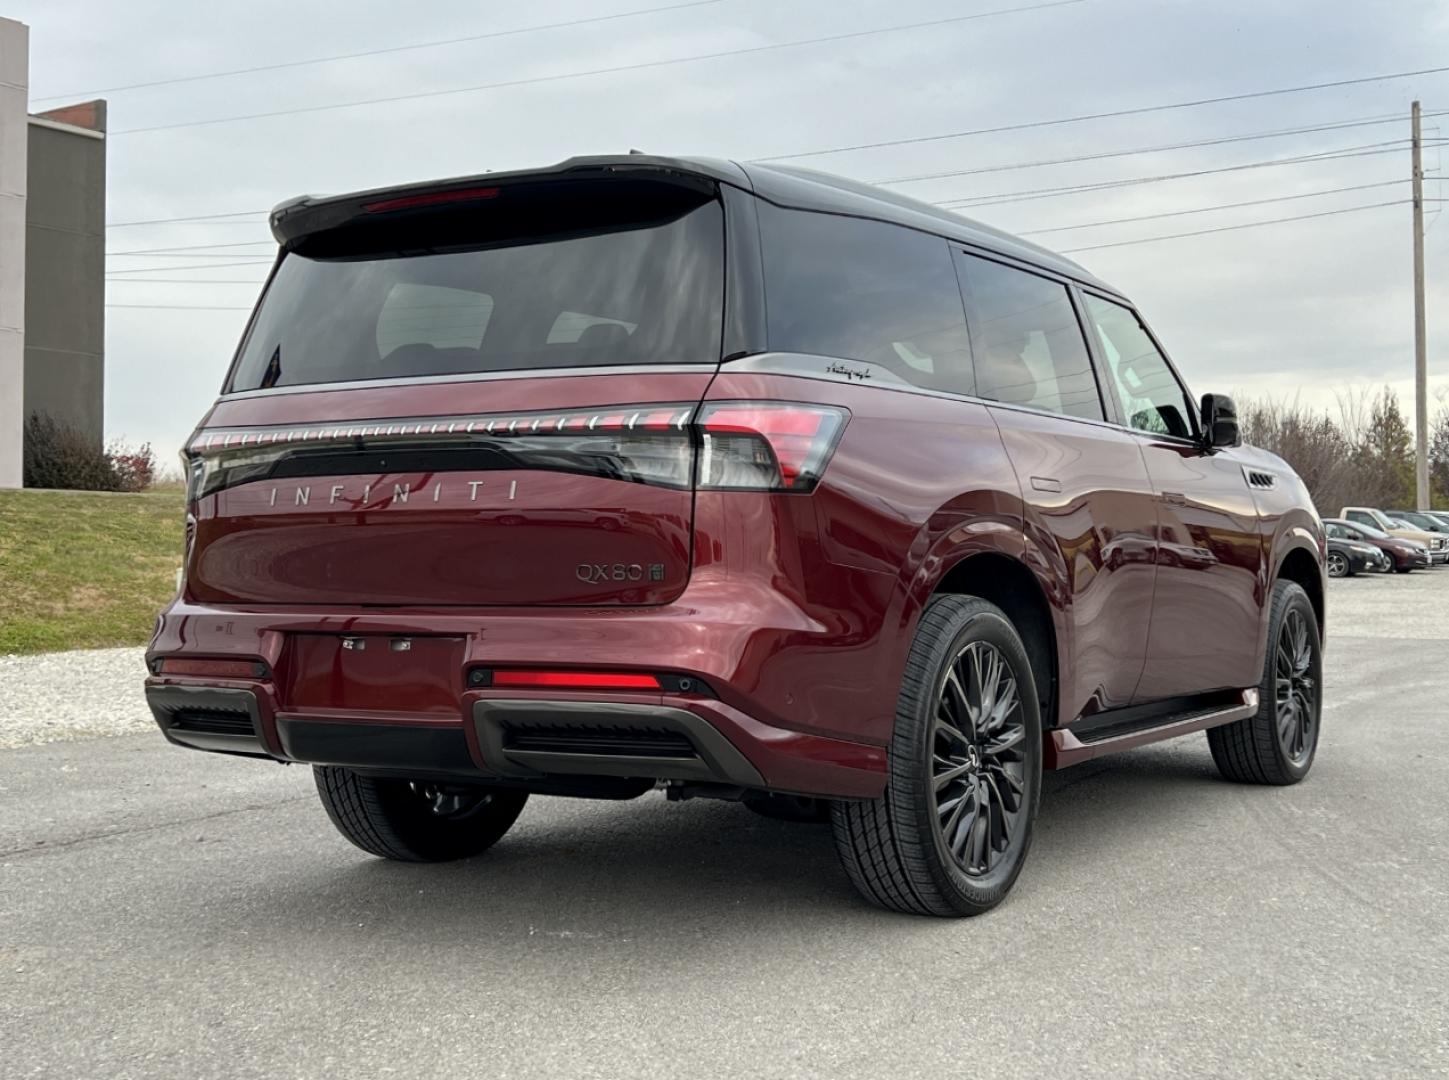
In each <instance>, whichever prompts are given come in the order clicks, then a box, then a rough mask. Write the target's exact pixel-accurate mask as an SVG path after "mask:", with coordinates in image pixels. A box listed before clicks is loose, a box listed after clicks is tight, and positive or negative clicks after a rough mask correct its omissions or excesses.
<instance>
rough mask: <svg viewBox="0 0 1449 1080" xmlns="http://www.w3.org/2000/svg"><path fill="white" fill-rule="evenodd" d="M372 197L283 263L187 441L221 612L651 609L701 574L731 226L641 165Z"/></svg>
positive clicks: (194, 561) (196, 568)
mask: <svg viewBox="0 0 1449 1080" xmlns="http://www.w3.org/2000/svg"><path fill="white" fill-rule="evenodd" d="M463 194H464V195H467V196H470V197H468V198H461V199H456V200H441V201H439V200H434V199H433V198H432V196H429V195H424V196H414V197H410V198H409V199H393V200H381V201H379V202H377V203H374V204H372V205H371V206H366V205H364V206H362V207H359V208H357V211H356V213H354V214H352V215H351V216H350V217H346V218H345V220H343V221H342V222H341V223H340V224H337V225H334V226H331V227H328V228H326V229H323V230H321V231H319V232H316V233H313V234H308V235H305V236H302V237H300V238H299V239H297V240H296V241H294V242H293V244H292V245H291V249H290V250H288V251H287V252H286V253H285V254H284V256H283V257H282V259H281V261H280V263H279V265H278V268H277V270H276V272H275V274H274V277H273V279H272V281H271V283H270V284H269V286H268V289H267V291H266V294H265V296H264V298H263V300H262V302H261V305H260V307H259V309H258V311H257V313H256V315H255V316H254V319H253V323H252V325H251V327H250V328H249V331H248V334H247V337H246V339H245V340H244V342H243V344H242V347H241V349H240V351H239V354H238V357H237V360H236V363H235V365H234V367H233V371H232V373H231V376H230V379H229V382H228V386H227V393H226V394H225V395H224V396H223V397H222V399H221V400H220V402H219V403H218V405H217V406H216V408H215V409H214V410H213V412H212V414H211V415H210V416H209V417H208V419H207V421H206V422H205V424H204V425H203V427H202V429H200V430H199V431H198V432H197V434H196V435H195V436H194V438H193V440H192V442H191V444H190V446H189V449H188V454H189V457H190V469H191V496H192V499H191V503H192V505H191V508H190V513H191V517H192V519H193V520H192V522H191V525H190V529H189V532H190V536H191V545H190V550H189V552H188V560H187V592H188V595H189V596H191V597H193V598H194V599H196V600H199V601H203V602H210V603H247V604H287V605H299V604H325V605H332V606H337V605H404V604H408V605H425V606H436V605H455V604H457V605H526V604H556V605H600V604H602V605H610V604H657V603H663V602H666V601H668V600H669V599H671V598H673V597H675V596H677V595H679V593H680V592H681V591H682V590H683V589H684V586H685V584H686V582H687V579H688V575H689V568H690V529H691V520H692V513H693V495H692V491H691V487H692V478H693V467H694V446H693V441H692V436H691V431H690V421H691V418H692V416H693V413H694V411H695V409H696V407H697V405H698V403H699V401H700V399H701V398H702V397H703V395H704V392H705V390H706V388H707V387H708V385H709V382H710V380H711V379H712V378H713V376H714V373H715V372H716V370H717V368H718V363H719V359H720V348H721V332H722V322H723V302H724V300H723V297H724V275H725V267H724V257H725V256H724V238H723V230H724V214H723V209H722V206H721V204H720V202H719V200H718V196H717V194H716V193H715V192H714V191H713V190H710V189H708V188H702V187H701V186H700V185H698V184H684V185H682V184H679V183H676V182H665V181H660V180H656V179H650V178H644V177H629V178H623V179H615V180H590V181H586V182H578V181H575V182H572V183H563V182H559V181H556V180H554V181H550V182H547V183H538V184H524V183H519V184H513V185H509V186H500V187H499V188H492V189H481V190H480V191H478V192H464V193H463Z"/></svg>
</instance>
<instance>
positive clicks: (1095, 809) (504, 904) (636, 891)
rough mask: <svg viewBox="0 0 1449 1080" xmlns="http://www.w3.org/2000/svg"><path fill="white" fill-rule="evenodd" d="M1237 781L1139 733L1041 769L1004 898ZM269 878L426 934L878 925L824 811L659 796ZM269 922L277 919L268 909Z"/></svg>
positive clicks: (341, 908)
mask: <svg viewBox="0 0 1449 1080" xmlns="http://www.w3.org/2000/svg"><path fill="white" fill-rule="evenodd" d="M1233 790H1234V789H1233V788H1232V787H1231V786H1230V785H1225V784H1223V783H1222V782H1221V781H1219V780H1217V779H1216V777H1215V775H1214V773H1213V766H1212V763H1211V760H1210V759H1209V758H1208V756H1207V752H1206V747H1205V746H1199V747H1197V748H1195V749H1191V750H1188V751H1186V752H1184V750H1182V749H1173V750H1162V749H1158V748H1149V749H1147V750H1142V751H1137V752H1134V753H1130V754H1121V755H1116V756H1114V757H1111V758H1105V759H1102V760H1100V761H1094V762H1089V763H1087V764H1086V765H1083V766H1078V767H1077V768H1076V769H1073V770H1068V771H1066V772H1063V773H1053V774H1048V775H1047V777H1046V782H1045V784H1044V791H1043V801H1042V809H1041V813H1040V816H1039V818H1038V831H1037V835H1036V838H1035V842H1034V847H1033V851H1032V855H1031V859H1030V861H1029V863H1028V866H1027V871H1026V873H1025V874H1024V875H1023V877H1022V879H1021V881H1020V883H1019V884H1018V887H1017V890H1016V892H1015V894H1014V895H1013V897H1012V898H1011V899H1010V900H1008V902H1007V905H1006V906H1007V907H1013V906H1017V905H1023V904H1025V905H1030V906H1032V907H1040V906H1043V905H1050V903H1051V902H1050V901H1049V900H1047V899H1045V898H1046V897H1048V896H1050V895H1051V892H1052V890H1053V889H1054V888H1055V887H1056V885H1057V884H1060V883H1061V882H1062V881H1063V880H1064V879H1066V880H1068V881H1070V880H1071V879H1077V880H1079V881H1085V880H1092V879H1095V878H1099V877H1100V875H1102V874H1104V873H1120V872H1121V869H1122V867H1121V861H1122V860H1123V859H1124V858H1125V859H1131V858H1132V851H1133V848H1134V847H1138V848H1141V849H1143V850H1144V851H1150V849H1152V848H1153V847H1154V846H1156V845H1159V844H1161V843H1164V842H1169V841H1168V839H1167V838H1168V837H1169V836H1170V835H1172V831H1173V830H1174V829H1176V828H1178V827H1179V826H1180V825H1189V826H1191V825H1195V824H1196V823H1200V822H1208V821H1211V820H1212V819H1213V815H1212V813H1211V811H1212V810H1213V809H1214V808H1215V807H1216V808H1220V807H1221V804H1222V802H1223V800H1224V799H1227V798H1230V797H1231V796H1230V793H1231V792H1232V791H1233ZM1143 872H1146V869H1145V868H1143ZM280 891H281V892H282V893H284V894H286V893H288V892H291V895H290V896H287V895H284V896H282V897H279V898H278V899H281V900H282V902H281V903H279V904H277V905H276V907H275V909H274V910H275V911H276V912H278V919H280V921H281V922H282V923H283V924H285V922H286V921H287V919H288V916H286V915H283V914H281V913H282V912H291V913H292V917H294V918H296V919H299V920H301V921H302V922H308V921H311V920H314V919H318V918H321V919H324V920H325V921H332V920H333V919H334V918H335V919H337V920H339V921H341V922H345V923H346V924H347V925H351V924H353V923H354V922H355V923H356V924H357V925H365V926H367V927H368V929H369V931H370V932H371V933H372V934H376V933H379V932H386V931H388V930H389V929H391V930H392V931H395V932H396V933H398V934H400V935H401V937H400V939H399V940H401V941H406V940H408V939H409V938H410V937H411V936H412V935H413V934H415V933H418V932H419V931H418V929H417V928H418V927H427V928H428V931H427V932H428V935H429V936H430V937H433V936H435V935H437V934H452V933H456V934H458V935H460V937H461V938H477V937H478V935H479V934H480V933H481V934H484V935H485V936H486V935H488V934H506V935H510V936H512V935H519V934H525V935H531V936H538V937H540V938H541V939H544V940H547V939H550V938H556V939H558V940H570V941H575V942H580V941H588V940H592V939H597V938H601V937H608V938H611V939H617V938H619V937H621V936H622V937H626V938H628V937H632V936H636V935H637V936H639V937H651V938H656V939H658V938H663V939H671V938H679V939H680V940H681V941H683V940H684V939H691V940H693V939H695V938H697V937H698V936H699V935H701V934H705V933H707V934H714V933H727V932H729V931H731V930H737V931H740V932H745V931H748V932H751V933H756V934H766V935H768V934H770V933H771V932H781V933H784V932H786V930H787V929H790V930H791V932H798V931H799V930H800V929H801V928H802V926H805V925H812V924H813V925H817V926H818V928H820V929H826V928H828V927H829V926H832V925H836V926H839V925H857V926H858V925H859V924H861V923H865V924H871V925H874V926H882V925H885V924H883V923H882V921H881V920H882V918H883V916H882V913H880V912H879V911H877V910H875V909H874V908H872V907H870V906H869V905H867V904H865V903H864V902H863V901H862V900H860V899H859V898H858V897H857V896H856V894H855V892H854V890H853V889H852V887H851V885H850V882H849V881H848V879H847V878H846V876H845V873H844V871H843V870H842V869H841V867H840V865H839V863H838V861H837V859H836V855H835V850H834V845H833V842H832V839H831V833H830V828H829V826H828V825H825V824H804V823H791V822H779V821H774V820H770V819H766V818H762V817H760V816H758V815H756V814H753V813H751V812H750V811H749V810H747V809H745V808H744V807H742V806H739V805H736V804H731V803H720V802H711V801H705V800H698V801H691V802H686V803H682V804H670V805H665V804H664V803H663V801H662V800H660V799H659V798H657V797H646V798H644V799H640V800H637V801H635V802H631V803H603V804H600V803H590V802H585V801H571V800H570V801H554V800H548V801H546V800H535V802H534V803H531V804H530V806H529V807H528V808H526V809H525V811H524V815H523V817H522V818H521V819H520V821H519V824H518V826H516V827H515V829H514V831H513V832H511V833H510V834H509V835H508V836H506V837H505V838H504V839H503V840H502V841H500V843H499V844H498V845H497V846H496V847H495V848H493V849H492V850H490V851H489V852H487V853H485V854H484V855H482V856H479V857H478V858H475V859H471V860H466V861H463V862H458V863H449V864H437V865H417V864H401V863H389V862H385V861H382V860H375V859H369V858H366V857H364V856H361V855H360V854H359V855H358V857H357V861H356V862H352V863H349V864H348V865H347V866H346V867H345V868H343V869H341V870H340V871H339V870H338V869H337V868H336V864H335V863H331V862H329V863H328V864H327V865H318V866H316V867H313V868H312V869H311V870H310V871H309V872H307V873H305V874H303V875H301V876H299V877H297V878H292V879H289V880H288V882H287V883H286V884H284V885H282V886H280ZM884 918H885V919H887V920H889V919H890V917H889V916H885V917H884ZM842 920H843V921H842ZM898 924H899V925H900V926H901V927H915V928H918V929H926V928H929V927H931V926H939V925H940V924H939V923H936V922H934V921H932V920H919V919H901V920H898ZM274 929H276V930H280V931H282V932H283V933H285V927H284V926H277V925H276V924H275V921H274ZM827 932H830V931H828V930H827Z"/></svg>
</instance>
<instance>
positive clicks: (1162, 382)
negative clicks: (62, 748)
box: [146, 155, 1325, 918]
mask: <svg viewBox="0 0 1449 1080" xmlns="http://www.w3.org/2000/svg"><path fill="white" fill-rule="evenodd" d="M270 220H271V228H272V232H273V235H274V236H275V238H276V240H277V242H278V244H279V245H280V249H281V250H280V253H279V257H278V259H277V261H276V263H275V264H274V267H273V270H272V272H271V276H270V279H269V281H268V283H267V285H266V287H265V289H264V290H263V294H262V297H261V299H260V301H259V303H258V306H257V310H256V312H255V314H254V316H253V318H252V321H251V322H250V324H249V325H248V326H247V328H246V331H245V333H244V336H243V340H242V342H241V344H240V348H239V349H238V350H237V353H236V356H235V358H234V360H233V362H232V366H231V369H230V371H229V372H228V373H227V375H226V377H225V380H224V382H223V384H222V390H221V395H220V397H219V398H218V399H217V401H216V402H215V404H214V405H213V406H212V407H211V408H210V409H209V410H208V411H207V413H206V414H205V415H204V416H203V417H202V418H201V421H200V423H199V425H198V427H197V429H196V431H195V432H194V434H193V435H192V437H191V438H190V439H189V440H188V442H187V448H186V460H187V474H188V477H189V489H188V493H187V508H186V513H187V519H186V521H187V527H186V537H187V540H186V549H185V566H184V573H183V577H182V582H181V588H180V591H179V594H178V595H177V596H176V597H175V599H174V600H173V601H172V602H171V603H170V604H169V605H168V606H167V607H166V609H165V611H163V612H162V614H161V616H160V619H159V621H158V624H157V628H156V632H155V635H154V637H153V639H152V641H151V644H150V648H149V650H148V652H147V663H148V665H149V670H150V674H149V678H148V679H147V683H146V694H147V699H148V701H149V703H150V706H151V709H152V711H153V713H154V715H155V718H156V721H157V723H158V725H159V726H160V728H161V730H162V731H163V732H164V733H165V735H166V737H167V738H168V739H170V740H171V741H172V742H174V743H176V744H178V745H181V746H188V747H192V748H196V749H201V750H209V751H219V752H223V753H232V754H240V755H244V756H249V757H253V758H258V759H262V760H273V761H286V762H302V763H307V764H310V765H313V766H315V770H314V775H315V778H316V786H317V790H318V794H319V796H320V798H321V801H322V804H323V807H324V808H325V810H326V812H327V814H328V815H329V816H330V818H331V819H332V822H333V824H334V825H335V826H336V828H337V829H338V831H339V832H341V833H342V835H343V836H344V837H346V838H347V839H348V840H349V841H351V842H352V843H353V844H355V845H357V846H358V847H360V848H361V849H363V850H364V851H367V852H369V853H371V854H373V855H376V856H381V857H383V858H389V859H396V860H404V861H415V862H422V861H439V860H445V859H455V858H463V857H468V856H472V855H477V854H478V853H480V852H482V851H483V850H484V849H486V848H488V847H489V846H490V845H492V844H493V843H494V842H496V841H497V840H499V839H500V838H501V837H502V836H503V835H504V834H505V833H506V832H507V831H508V830H509V828H510V827H511V826H512V824H513V822H514V820H515V819H516V818H517V817H518V815H519V813H520V812H521V811H522V810H523V807H524V803H525V802H526V800H527V799H528V798H529V797H530V796H535V795H536V796H550V795H558V796H574V797H585V798H603V799H621V798H634V797H637V796H642V795H645V794H646V793H649V792H651V791H655V790H661V791H662V792H663V793H664V795H665V797H667V799H669V800H671V801H677V800H681V799H689V798H700V797H705V798H717V799H729V800H739V801H743V802H745V804H746V805H747V806H751V807H754V808H758V809H760V810H761V811H762V812H765V813H774V812H775V811H776V810H779V809H783V810H784V812H786V813H788V814H791V815H794V816H801V810H802V807H801V803H800V799H801V798H802V797H803V798H806V799H815V800H820V801H821V804H820V806H819V807H817V808H823V809H825V810H826V811H828V813H829V815H830V818H831V822H832V826H833V829H834V837H835V846H836V849H837V851H838V852H839V855H840V858H841V861H842V863H843V866H844V869H845V873H846V874H847V875H848V877H849V878H850V880H851V881H852V882H853V883H854V885H855V886H856V887H857V888H858V889H859V890H860V892H861V894H862V895H863V896H865V897H866V898H867V899H869V900H870V901H872V902H874V903H876V904H878V905H880V906H882V907H886V908H891V909H895V910H899V911H904V912H911V913H917V914H930V915H953V916H954V915H972V914H976V913H979V912H982V911H985V910H987V909H988V908H990V907H992V906H993V905H995V904H997V903H998V902H999V901H1001V899H1002V898H1003V897H1004V896H1005V895H1006V894H1007V892H1008V890H1009V889H1010V888H1011V886H1012V883H1013V882H1014V881H1015V880H1016V878H1017V875H1018V873H1019V872H1020V870H1021V868H1022V865H1023V863H1024V860H1025V859H1026V856H1027V850H1028V848H1029V847H1030V844H1031V838H1032V827H1033V821H1034V819H1035V817H1036V812H1037V804H1038V800H1039V798H1040V795H1041V791H1042V770H1043V769H1044V768H1046V769H1056V768H1062V767H1065V766H1068V765H1072V764H1075V763H1077V762H1081V761H1085V760H1088V759H1090V758H1095V757H1098V756H1100V755H1102V754H1107V753H1112V752H1115V751H1119V750H1125V749H1128V748H1131V747H1134V746H1139V745H1142V744H1144V743H1148V742H1154V741H1157V740H1161V739H1166V738H1171V737H1174V736H1178V735H1183V734H1186V733H1189V732H1195V731H1206V732H1207V740H1208V745H1209V747H1210V748H1211V751H1212V756H1213V760H1214V761H1215V762H1216V765H1217V768H1218V770H1219V772H1220V773H1221V774H1222V775H1223V776H1224V777H1226V778H1228V779H1230V780H1233V781H1237V782H1241V783H1254V784H1279V785H1286V784H1293V783H1296V782H1297V781H1299V780H1301V779H1302V778H1303V777H1304V776H1306V775H1307V774H1308V771H1309V768H1310V767H1311V765H1312V763H1313V758H1314V753H1315V749H1316V746H1317V742H1318V736H1319V730H1320V718H1321V706H1322V686H1323V679H1322V651H1321V649H1322V633H1323V613H1324V591H1325V584H1324V569H1323V555H1322V550H1323V544H1324V534H1323V527H1322V525H1321V524H1320V523H1319V520H1318V516H1317V514H1316V513H1315V511H1314V508H1313V503H1312V501H1311V499H1310V498H1309V495H1308V492H1307V490H1306V489H1305V487H1304V485H1303V483H1302V482H1301V481H1300V480H1299V478H1298V477H1297V476H1296V475H1295V474H1294V472H1293V470H1292V469H1291V468H1290V467H1289V466H1288V465H1287V464H1286V463H1285V462H1284V461H1283V460H1282V459H1281V458H1278V457H1276V456H1275V455H1273V454H1270V453H1267V452H1265V451H1262V450H1258V449H1254V448H1252V447H1248V446H1243V445H1241V444H1240V442H1239V439H1238V424H1237V415H1236V412H1235V410H1234V408H1233V404H1232V402H1231V400H1229V399H1228V398H1226V397H1223V396H1221V395H1214V394H1207V395H1204V396H1203V397H1202V398H1201V399H1195V398H1194V397H1192V396H1191V395H1190V394H1189V392H1188V389H1187V387H1186V385H1185V384H1184V383H1183V381H1182V379H1181V378H1180V376H1179V375H1178V373H1177V371H1176V369H1175V368H1174V367H1173V365H1172V363H1171V362H1170V361H1169V359H1168V357H1167V354H1166V352H1165V351H1164V350H1163V349H1162V347H1161V345H1160V344H1159V343H1158V341H1157V339H1156V337H1155V336H1154V335H1153V334H1152V332H1151V331H1150V330H1149V329H1148V327H1147V324H1146V323H1145V322H1144V321H1143V319H1142V316H1141V315H1140V314H1139V313H1138V311H1137V309H1136V307H1135V306H1134V305H1133V304H1132V302H1131V301H1130V300H1129V299H1128V298H1127V297H1126V296H1124V295H1123V294H1122V293H1121V292H1120V291H1119V290H1117V289H1115V288H1113V287H1112V286H1111V285H1108V284H1107V283H1105V282H1103V281H1100V280H1098V279H1097V278H1095V277H1094V276H1092V275H1091V274H1090V273H1088V272H1087V271H1086V270H1084V269H1083V268H1082V267H1080V266H1078V265H1077V264H1076V263H1074V262H1071V261H1070V260H1067V259H1064V258H1062V257H1061V256H1058V255H1055V254H1053V253H1051V252H1049V251H1047V250H1045V249H1044V248H1040V247H1037V246H1036V245H1034V244H1031V243H1028V242H1026V241H1023V240H1020V239H1017V238H1016V237H1013V236H1011V235H1009V234H1007V233H1004V232H1000V231H998V230H996V229H993V228H989V227H987V226H983V225H977V224H975V223H973V222H971V221H968V220H966V219H963V218H960V217H958V216H956V215H954V214H951V213H949V212H946V211H943V210H941V209H940V208H938V207H934V206H931V205H928V204H925V203H920V202H916V201H914V200H911V199H908V198H905V197H903V196H901V195H898V194H896V193H894V192H890V191H883V190H881V189H878V188H873V187H870V186H868V185H864V184H860V183H857V182H854V181H850V180H843V179H838V178H835V177H831V176H827V175H824V174H822V173H816V172H812V171H809V170H805V169H799V168H793V167H788V166H780V165H766V164H745V165H739V164H735V163H732V162H722V161H712V160H700V159H685V158H659V157H652V156H648V155H619V156H612V157H593V158H575V159H571V160H569V161H565V162H563V163H561V164H559V165H556V166H552V167H549V168H543V169H536V170H529V171H524V172H510V173H502V172H500V173H487V174H484V175H477V176H472V177H466V178H462V179H454V180H443V181H436V182H429V183H420V184H409V185H406V186H402V187H395V188H388V189H383V190H376V191H364V192H357V193H353V194H348V195H338V196H328V197H303V198H299V199H296V200H293V201H291V202H288V203H285V204H283V205H282V206H280V207H278V208H277V209H276V210H274V211H273V212H272V215H271V219H270ZM772 800H776V801H772ZM1225 801H1226V800H1225ZM540 850H546V849H540ZM1105 854H1107V852H1106V849H1105V848H1104V855H1105ZM1119 869H1120V868H1115V867H1113V868H1109V872H1113V873H1115V872H1118V870H1119ZM639 870H640V873H641V874H648V873H650V872H651V870H650V868H647V867H640V868H639ZM501 872H503V873H520V872H522V871H521V870H520V868H519V867H518V865H517V863H514V862H505V863H504V864H503V867H502V868H501ZM1104 872H1108V871H1104ZM1136 872H1137V873H1143V872H1148V870H1147V868H1139V869H1138V870H1137V871H1136ZM1203 872H1204V875H1208V874H1210V873H1214V872H1215V871H1213V870H1212V868H1210V867H1206V866H1205V867H1204V868H1203ZM1205 880H1206V877H1205ZM520 887H522V886H520ZM656 887H659V888H667V887H668V885H667V883H665V882H660V883H658V884H657V885H656ZM485 917H486V913H483V912H480V918H485Z"/></svg>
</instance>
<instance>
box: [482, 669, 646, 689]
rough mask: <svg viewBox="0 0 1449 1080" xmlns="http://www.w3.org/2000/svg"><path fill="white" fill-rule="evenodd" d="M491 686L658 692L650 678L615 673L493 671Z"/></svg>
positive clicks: (632, 673) (630, 673)
mask: <svg viewBox="0 0 1449 1080" xmlns="http://www.w3.org/2000/svg"><path fill="white" fill-rule="evenodd" d="M493 685H494V686H511V687H547V688H551V689H555V690H558V689H589V690H605V689H606V690H659V689H662V687H661V685H660V682H659V679H658V677H657V676H654V675H646V674H641V673H635V672H618V671H495V672H493Z"/></svg>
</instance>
